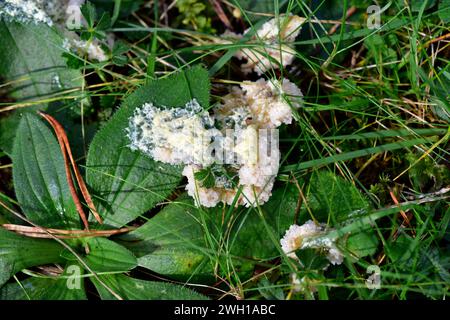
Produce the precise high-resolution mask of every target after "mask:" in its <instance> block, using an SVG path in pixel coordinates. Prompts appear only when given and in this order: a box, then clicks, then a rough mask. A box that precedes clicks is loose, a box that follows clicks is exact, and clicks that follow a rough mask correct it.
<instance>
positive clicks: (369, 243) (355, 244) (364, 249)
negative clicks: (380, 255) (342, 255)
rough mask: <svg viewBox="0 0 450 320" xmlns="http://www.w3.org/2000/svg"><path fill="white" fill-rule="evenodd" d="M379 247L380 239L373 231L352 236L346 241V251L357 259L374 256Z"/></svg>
mask: <svg viewBox="0 0 450 320" xmlns="http://www.w3.org/2000/svg"><path fill="white" fill-rule="evenodd" d="M377 247H378V238H377V236H376V234H375V232H373V231H365V232H359V233H356V234H351V235H350V236H349V237H348V238H347V239H346V241H345V248H346V250H347V251H348V252H349V253H350V254H351V255H352V256H355V257H356V258H363V257H365V256H370V255H373V254H374V253H375V252H376V251H377Z"/></svg>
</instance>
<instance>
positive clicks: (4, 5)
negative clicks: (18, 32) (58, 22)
mask: <svg viewBox="0 0 450 320" xmlns="http://www.w3.org/2000/svg"><path fill="white" fill-rule="evenodd" d="M0 17H1V18H4V19H6V20H9V21H17V22H20V23H34V24H39V23H44V24H46V25H49V26H51V25H53V21H52V19H51V17H50V16H49V15H48V14H47V12H46V11H45V10H44V8H43V6H42V5H41V1H31V0H2V1H0Z"/></svg>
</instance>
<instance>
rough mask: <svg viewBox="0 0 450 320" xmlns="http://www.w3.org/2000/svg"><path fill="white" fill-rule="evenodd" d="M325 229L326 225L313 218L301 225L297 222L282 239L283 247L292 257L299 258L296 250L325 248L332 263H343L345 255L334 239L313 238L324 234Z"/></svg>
mask: <svg viewBox="0 0 450 320" xmlns="http://www.w3.org/2000/svg"><path fill="white" fill-rule="evenodd" d="M325 231H326V225H324V224H316V223H315V222H314V221H312V220H308V221H307V222H305V223H304V224H303V225H301V226H299V225H296V224H294V225H291V226H290V228H289V229H288V230H287V231H286V234H285V235H284V237H283V238H282V239H281V240H280V244H281V249H282V250H283V252H284V253H286V255H287V256H288V257H290V258H292V259H298V258H297V256H296V254H295V251H296V250H299V249H306V248H314V249H323V250H325V251H326V253H327V258H328V260H329V261H330V263H331V264H333V265H338V264H341V263H342V262H343V261H344V256H343V254H342V253H341V252H340V251H339V249H338V248H337V247H336V245H335V243H334V241H333V240H331V239H328V238H322V239H320V240H315V239H311V238H313V237H316V236H320V235H324V234H325ZM328 231H329V230H328Z"/></svg>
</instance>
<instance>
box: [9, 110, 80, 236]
mask: <svg viewBox="0 0 450 320" xmlns="http://www.w3.org/2000/svg"><path fill="white" fill-rule="evenodd" d="M16 133H17V136H16V139H15V141H14V148H13V155H12V160H13V179H14V189H15V191H16V196H17V200H18V201H19V204H20V207H21V208H22V211H23V212H24V213H25V215H26V216H27V217H28V218H29V219H30V220H32V221H33V222H34V223H36V224H38V225H40V226H43V227H50V228H69V229H70V228H78V227H79V225H80V223H79V216H78V213H77V211H76V208H75V203H74V202H73V199H72V197H71V194H70V191H69V185H68V182H67V178H66V173H65V169H64V159H63V156H62V153H61V150H60V147H59V145H58V142H57V140H56V137H55V136H54V135H53V134H52V132H51V131H50V129H49V128H48V127H47V126H46V125H45V124H44V123H43V121H42V120H41V119H39V118H38V116H36V115H33V114H30V113H27V114H24V115H23V117H22V120H21V121H20V125H19V127H18V129H17V132H16Z"/></svg>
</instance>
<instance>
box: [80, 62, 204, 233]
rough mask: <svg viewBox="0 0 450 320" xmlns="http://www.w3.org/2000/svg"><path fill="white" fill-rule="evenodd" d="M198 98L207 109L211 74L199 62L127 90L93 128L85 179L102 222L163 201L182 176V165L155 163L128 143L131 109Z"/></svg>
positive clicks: (122, 219)
mask: <svg viewBox="0 0 450 320" xmlns="http://www.w3.org/2000/svg"><path fill="white" fill-rule="evenodd" d="M192 98H196V99H197V100H198V102H199V103H200V104H201V105H202V106H203V107H204V108H207V107H208V105H209V79H208V74H207V72H206V70H205V69H204V68H202V67H200V66H196V67H193V68H191V69H188V70H187V71H185V72H180V73H177V74H174V75H172V76H170V77H167V78H164V79H160V80H155V81H153V82H151V83H150V84H149V85H146V86H143V87H141V88H140V89H138V90H137V91H136V92H134V93H133V94H131V95H130V96H129V97H128V98H127V99H125V101H124V102H123V104H122V106H121V108H120V109H119V110H118V111H117V113H116V114H115V115H114V116H113V117H112V119H111V120H110V121H109V122H108V123H107V124H106V125H105V126H104V127H103V128H102V129H101V130H100V131H99V132H98V133H97V135H96V136H95V137H94V139H93V141H92V144H91V146H90V148H89V153H88V157H87V170H86V171H87V174H86V175H87V183H88V185H90V186H91V188H92V189H93V190H94V191H95V192H94V194H95V197H94V198H95V201H96V203H97V208H98V210H99V212H100V214H101V215H102V216H103V217H104V219H105V225H110V226H115V227H119V226H123V225H124V224H126V223H128V222H130V221H132V220H134V219H135V218H137V217H138V216H139V215H141V214H143V213H144V212H145V211H147V210H149V209H151V208H152V207H153V206H154V205H155V204H156V203H158V202H159V201H162V200H164V199H165V198H166V197H167V196H168V195H169V194H170V193H171V192H172V190H173V189H174V188H175V187H176V185H177V184H178V182H179V181H180V178H181V168H180V167H177V166H171V165H167V164H164V163H161V162H156V161H153V160H152V159H150V158H149V157H148V156H146V155H144V154H142V153H141V152H138V151H131V150H130V149H129V148H128V145H129V144H130V142H129V141H128V138H127V136H126V131H125V129H126V128H127V127H128V121H129V118H130V117H131V116H132V114H133V112H134V110H135V109H136V108H138V107H140V106H142V105H143V104H144V103H146V102H153V103H154V104H155V105H159V106H167V107H180V106H183V105H184V104H185V103H187V102H188V101H190V100H191V99H192Z"/></svg>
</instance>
